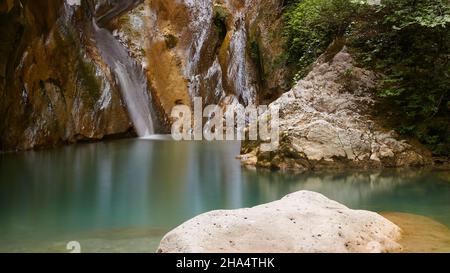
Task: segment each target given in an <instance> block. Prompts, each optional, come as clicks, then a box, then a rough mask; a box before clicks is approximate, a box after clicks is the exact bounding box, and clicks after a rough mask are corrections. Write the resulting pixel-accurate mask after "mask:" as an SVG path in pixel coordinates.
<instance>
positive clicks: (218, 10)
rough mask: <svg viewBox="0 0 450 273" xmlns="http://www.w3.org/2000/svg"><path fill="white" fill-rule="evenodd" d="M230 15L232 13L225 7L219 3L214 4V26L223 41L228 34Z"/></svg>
mask: <svg viewBox="0 0 450 273" xmlns="http://www.w3.org/2000/svg"><path fill="white" fill-rule="evenodd" d="M229 16H230V13H229V12H228V10H227V9H226V8H225V7H223V6H219V5H216V6H214V27H215V30H216V32H217V34H218V36H219V40H220V41H223V40H224V39H225V37H226V35H227V32H228V30H227V21H228V18H229Z"/></svg>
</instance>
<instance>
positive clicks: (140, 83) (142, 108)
mask: <svg viewBox="0 0 450 273" xmlns="http://www.w3.org/2000/svg"><path fill="white" fill-rule="evenodd" d="M124 2H125V1H122V3H124ZM131 5H134V2H133V1H131V2H128V6H131ZM126 8H127V7H124V6H123V5H119V6H118V7H117V6H116V7H115V8H112V9H111V10H110V11H108V12H106V13H104V14H103V15H102V16H101V19H102V21H104V20H105V18H114V16H117V15H118V14H119V13H118V11H123V10H126ZM93 32H94V35H93V36H94V39H95V43H96V45H97V47H98V48H99V50H100V53H101V55H102V58H103V59H104V60H105V62H106V63H107V65H108V66H109V67H110V69H111V71H112V72H113V73H114V75H115V76H116V79H117V81H118V83H119V85H120V89H121V92H122V96H123V98H124V100H125V103H126V105H127V109H128V112H129V113H130V118H131V120H132V121H133V124H134V127H135V129H136V133H137V134H138V136H140V137H148V136H149V135H152V134H154V133H155V131H154V126H153V122H154V115H153V113H154V111H153V109H152V108H153V107H152V102H151V96H150V94H149V93H148V88H147V79H146V76H145V74H144V71H143V69H142V67H141V66H140V65H138V64H137V63H136V61H135V60H134V59H133V58H131V57H130V55H129V53H128V51H127V49H126V48H125V47H124V46H123V45H122V44H121V43H120V42H119V41H118V40H117V39H116V38H114V36H113V35H112V33H111V32H110V31H109V30H107V29H105V28H102V27H101V26H99V24H98V21H97V20H95V19H94V20H93Z"/></svg>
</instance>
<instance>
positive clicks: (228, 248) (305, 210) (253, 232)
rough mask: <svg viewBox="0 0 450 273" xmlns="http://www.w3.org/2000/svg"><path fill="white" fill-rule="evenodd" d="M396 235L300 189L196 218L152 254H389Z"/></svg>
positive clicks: (388, 226) (363, 214) (372, 216)
mask: <svg viewBox="0 0 450 273" xmlns="http://www.w3.org/2000/svg"><path fill="white" fill-rule="evenodd" d="M400 233H401V232H400V228H399V227H397V226H396V225H394V224H393V223H391V222H390V221H388V220H386V219H385V218H383V217H381V216H380V215H378V214H376V213H373V212H369V211H358V210H351V209H349V208H347V207H345V206H343V205H341V204H339V203H337V202H335V201H332V200H330V199H328V198H326V197H325V196H323V195H321V194H318V193H314V192H309V191H300V192H296V193H293V194H290V195H288V196H286V197H285V198H283V199H281V200H279V201H276V202H273V203H269V204H264V205H260V206H257V207H254V208H249V209H238V210H230V211H213V212H209V213H205V214H202V215H200V216H197V217H195V218H193V219H191V220H189V221H187V222H186V223H184V224H182V225H181V226H179V227H177V228H176V229H174V230H173V231H171V232H169V233H168V234H167V235H166V236H165V237H164V238H163V239H162V241H161V243H160V246H159V249H158V252H162V253H192V252H194V253H195V252H226V253H229V252H232V253H233V252H234V253H236V252H237V253H254V252H270V253H274V252H294V253H298V252H392V251H400V250H401V246H400V245H399V244H398V243H397V241H398V240H399V239H400V237H401V235H400Z"/></svg>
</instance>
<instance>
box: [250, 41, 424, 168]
mask: <svg viewBox="0 0 450 273" xmlns="http://www.w3.org/2000/svg"><path fill="white" fill-rule="evenodd" d="M333 46H336V44H335V45H333ZM333 46H332V47H330V50H329V51H328V52H327V53H325V54H324V55H323V56H322V57H321V58H320V59H319V60H318V61H317V62H316V63H315V64H314V66H313V68H312V71H311V72H310V73H309V75H308V76H307V77H305V78H304V79H303V80H301V81H299V82H298V83H297V85H296V86H295V87H294V88H292V90H291V91H289V92H287V93H285V94H283V95H282V96H281V97H280V98H279V99H278V100H276V101H275V102H273V103H272V104H271V105H272V106H274V105H277V106H279V108H280V134H281V135H280V141H279V146H278V148H277V149H276V150H275V151H270V152H267V151H262V149H260V143H256V142H246V143H244V145H243V148H242V154H243V156H242V161H243V163H244V164H246V165H249V166H255V165H256V166H258V167H266V168H273V169H282V170H296V171H305V170H318V169H329V168H348V167H357V168H377V167H405V166H423V165H427V164H431V159H430V155H429V153H428V152H427V151H426V150H424V149H421V148H420V147H419V146H417V145H413V144H412V143H410V142H408V141H406V140H403V139H400V138H399V136H398V135H397V134H396V133H395V132H394V131H391V130H387V129H384V128H383V126H381V124H380V123H379V122H378V121H377V120H376V119H374V118H373V117H372V115H371V109H372V107H373V105H374V102H375V100H374V98H373V95H372V92H371V89H372V88H373V87H374V86H375V84H376V81H377V75H375V74H374V73H373V72H371V71H368V70H365V69H361V68H359V67H356V66H355V65H354V61H353V59H352V57H351V55H350V54H349V53H348V52H347V49H346V47H343V48H342V47H341V48H342V50H340V49H338V50H337V52H338V53H337V54H331V52H332V50H331V49H332V48H333ZM334 50H336V48H334ZM339 50H340V51H339Z"/></svg>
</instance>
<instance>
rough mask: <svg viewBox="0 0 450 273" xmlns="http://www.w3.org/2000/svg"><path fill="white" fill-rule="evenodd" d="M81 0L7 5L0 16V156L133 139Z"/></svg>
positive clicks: (86, 7) (25, 2) (84, 2)
mask: <svg viewBox="0 0 450 273" xmlns="http://www.w3.org/2000/svg"><path fill="white" fill-rule="evenodd" d="M88 2H89V1H82V2H79V1H27V0H25V1H20V3H19V1H14V6H13V7H12V8H10V10H9V11H7V12H2V13H1V14H0V20H1V21H2V23H1V24H0V32H1V33H2V35H1V36H2V37H5V38H4V40H3V38H2V46H1V50H0V55H1V57H0V60H1V61H0V63H1V65H0V67H1V74H2V75H1V77H0V78H1V81H0V97H1V100H0V114H1V116H2V120H1V123H0V150H21V149H31V148H36V147H47V146H53V145H56V144H60V143H73V142H76V141H80V140H82V141H87V140H99V139H103V138H105V137H109V136H116V135H127V134H134V133H133V131H134V130H133V124H132V123H131V121H130V119H129V117H128V113H127V109H126V107H125V105H124V103H123V101H122V97H121V94H120V90H119V88H118V87H117V85H116V81H115V79H114V77H113V76H112V75H111V71H110V70H109V68H108V67H107V66H106V64H105V62H104V61H103V60H102V58H101V57H100V54H99V52H98V50H97V49H96V47H95V45H93V44H92V42H91V40H90V30H89V24H90V23H91V21H92V18H90V17H89V14H88V12H87V10H88ZM79 3H81V4H79ZM3 22H4V23H3ZM3 33H5V35H3Z"/></svg>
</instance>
